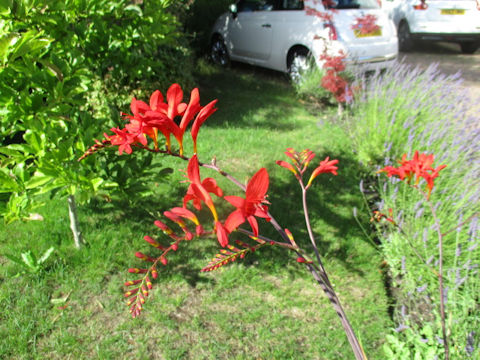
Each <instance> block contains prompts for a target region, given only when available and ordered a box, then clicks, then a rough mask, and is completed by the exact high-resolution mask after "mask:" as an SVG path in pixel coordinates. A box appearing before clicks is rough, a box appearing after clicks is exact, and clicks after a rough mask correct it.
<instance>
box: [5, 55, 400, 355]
mask: <svg viewBox="0 0 480 360" xmlns="http://www.w3.org/2000/svg"><path fill="white" fill-rule="evenodd" d="M199 71H200V73H201V74H200V75H199V83H198V84H199V89H200V96H201V99H202V101H201V102H202V104H206V103H207V102H209V101H210V100H212V99H214V98H218V99H219V102H218V104H217V107H218V108H219V110H218V111H217V112H216V113H215V114H214V115H213V116H212V117H211V118H209V119H208V120H207V122H206V123H205V125H204V126H203V127H202V129H201V130H200V133H199V149H198V152H199V158H200V160H201V161H204V162H207V161H209V159H210V158H211V157H213V156H216V157H217V164H218V165H219V166H220V167H222V168H223V169H224V170H225V171H227V172H230V173H232V174H234V175H235V176H236V177H237V178H238V179H240V180H242V181H244V180H247V179H248V177H250V176H252V175H253V174H254V173H255V171H256V170H258V169H259V168H260V167H266V168H267V169H268V171H269V174H270V183H271V185H270V190H269V200H270V202H271V203H272V205H271V207H270V211H271V213H272V214H273V216H275V217H276V219H277V220H278V222H279V223H280V224H281V225H282V226H284V227H288V228H289V229H290V230H291V231H292V232H293V234H294V235H295V239H296V240H297V242H298V243H301V244H306V243H307V242H308V241H309V240H308V239H307V236H306V230H305V229H304V223H303V218H302V212H301V198H300V189H299V188H298V186H297V185H296V180H295V179H294V177H293V176H291V173H289V172H288V171H286V170H285V169H283V168H280V167H278V166H276V165H275V160H279V159H282V160H285V155H284V154H283V152H284V151H285V149H286V148H287V147H293V148H294V149H296V150H302V149H304V148H309V149H311V150H313V151H314V152H315V153H317V158H316V160H315V162H318V161H319V160H322V159H324V158H325V157H326V156H330V157H331V158H338V159H339V160H340V163H339V175H338V176H337V177H334V176H332V175H323V176H320V177H319V178H317V182H316V183H315V185H314V186H313V187H312V190H311V191H310V197H309V206H310V211H311V216H312V218H313V227H314V230H315V232H316V233H317V234H318V241H319V242H320V247H321V250H322V255H323V258H324V260H325V267H326V269H327V271H329V273H330V276H331V279H332V282H333V283H334V284H335V287H336V289H337V291H338V294H339V297H340V299H341V300H342V302H343V305H344V307H345V309H346V312H347V314H348V315H349V317H350V321H351V323H352V325H353V327H354V329H355V330H356V332H357V335H358V337H359V338H360V341H361V342H362V344H363V346H364V348H365V350H366V353H367V355H368V356H369V358H370V359H383V358H384V356H383V353H382V350H381V347H382V343H383V341H384V334H386V333H387V332H388V329H389V328H390V327H391V326H392V322H391V320H390V318H389V315H388V301H389V300H388V297H387V295H386V291H385V288H384V283H383V278H382V272H381V270H380V263H381V260H382V259H381V257H380V255H379V254H378V252H377V251H376V250H375V249H373V247H372V246H371V245H370V244H369V243H368V242H367V241H366V239H365V238H364V236H363V235H362V232H361V230H360V229H359V228H358V226H357V225H356V223H355V221H354V219H353V216H352V208H353V207H354V206H356V207H357V208H361V207H362V197H361V194H360V191H359V189H358V183H359V180H360V175H359V168H358V166H357V164H356V163H355V161H354V156H353V154H352V152H351V145H350V142H349V139H348V137H347V136H346V135H345V134H344V133H343V132H342V130H340V128H339V127H337V126H336V125H335V124H334V123H333V122H332V121H331V119H332V118H333V114H334V113H335V112H334V111H328V112H325V113H321V114H320V113H319V114H315V115H312V114H310V113H308V112H307V111H306V109H305V106H304V104H302V103H301V102H299V101H298V100H297V99H296V97H295V94H294V92H293V89H292V88H291V87H290V85H289V84H288V83H287V81H285V80H284V78H283V77H282V76H281V75H278V74H276V73H275V74H274V73H270V72H266V71H262V70H259V69H253V68H249V67H241V66H235V67H234V68H233V69H230V70H225V71H224V70H216V69H211V68H209V67H208V66H205V65H203V66H201V67H200V70H199ZM153 90H154V89H152V91H153ZM163 90H165V89H163ZM186 92H187V91H186ZM187 93H188V92H187ZM125 110H128V109H125ZM104 130H107V129H99V136H100V135H101V134H102V133H103V131H104ZM186 153H187V154H190V153H191V150H190V149H188V147H187V150H186ZM161 161H162V163H163V164H165V165H168V166H172V167H173V166H175V167H176V168H179V167H180V168H185V167H186V163H184V162H182V160H179V159H161ZM169 176H170V179H169V182H168V183H163V182H162V183H160V184H151V186H152V187H155V188H156V189H157V192H158V195H157V196H155V197H153V198H151V199H150V200H149V203H145V204H144V206H140V207H137V208H129V207H128V206H125V205H124V204H123V205H119V204H115V203H108V204H107V203H98V202H97V203H96V204H92V205H91V206H88V207H82V208H80V209H79V211H80V214H79V216H80V221H81V226H82V229H83V234H84V237H85V238H86V240H87V242H88V244H87V246H85V247H84V248H83V249H82V250H81V251H78V252H77V251H76V250H74V247H73V240H72V239H71V235H70V230H69V227H68V214H67V207H66V201H59V200H54V201H51V202H49V203H48V204H47V205H46V207H45V208H44V209H41V211H40V212H41V213H42V215H43V216H44V217H45V220H44V221H41V222H30V223H24V224H23V223H14V224H11V225H8V226H5V225H3V224H2V225H0V254H5V253H9V254H12V255H16V256H20V253H21V252H23V251H26V250H28V249H31V250H32V251H33V252H34V253H35V254H40V253H43V252H44V251H45V250H46V249H48V248H49V247H50V246H54V247H55V252H54V253H53V254H52V256H51V257H50V258H49V259H48V261H47V263H46V266H45V270H44V271H41V272H39V273H38V274H20V275H18V274H19V272H20V271H21V269H20V268H19V267H18V266H17V265H15V264H13V263H12V262H11V261H9V260H8V259H6V258H5V257H3V256H0V264H1V265H2V266H1V268H0V304H1V306H2V312H1V314H0V339H1V340H0V358H9V359H31V358H33V359H45V358H50V359H92V358H101V359H110V358H111V359H123V358H133V359H352V358H353V354H352V352H351V350H350V348H349V345H348V341H347V339H346V336H345V335H344V334H343V331H342V328H341V325H340V321H339V319H338V317H337V315H336V314H335V312H334V311H333V309H332V308H331V306H330V304H329V302H328V300H327V299H326V297H325V296H324V294H323V293H322V291H321V289H320V288H319V286H318V285H316V283H315V282H314V281H313V279H312V278H311V276H310V275H309V273H308V272H307V271H306V269H305V268H304V267H303V266H302V265H300V264H298V263H296V261H295V258H294V257H293V256H292V255H291V254H288V253H285V252H284V251H282V250H280V249H276V248H272V247H268V248H263V249H261V250H260V251H259V252H258V253H255V254H250V255H248V256H247V257H246V258H245V259H244V260H243V261H241V260H238V261H237V262H236V263H234V264H231V265H229V266H226V267H223V268H221V269H219V270H217V271H215V272H212V273H200V272H199V270H200V269H201V268H202V267H204V266H205V265H206V264H207V263H208V261H209V259H211V258H212V257H213V256H214V255H215V254H216V253H217V251H218V246H217V245H218V243H217V241H216V239H212V240H211V241H206V240H205V239H203V240H194V241H192V242H189V243H187V244H186V245H184V246H183V247H180V249H179V251H178V252H177V253H175V255H174V256H170V257H169V265H168V266H167V267H165V268H163V269H162V271H161V272H160V273H159V280H158V281H157V282H156V284H154V288H153V290H152V291H151V295H150V297H149V299H148V300H147V303H146V304H145V306H144V310H143V312H142V314H141V315H140V316H139V317H138V318H137V319H135V320H132V319H131V318H130V316H129V313H128V308H127V307H126V306H125V305H124V302H125V301H124V299H123V292H124V289H123V282H124V281H126V280H130V279H133V278H135V277H134V276H130V275H131V274H128V273H127V272H126V270H127V268H128V267H139V266H140V265H141V262H140V261H139V260H137V259H136V258H135V257H134V256H133V254H134V252H135V251H145V252H147V253H148V252H149V251H150V249H152V248H149V247H148V245H147V244H146V243H145V242H144V241H143V240H142V238H143V236H144V235H147V234H148V235H152V236H153V235H158V233H157V232H156V228H155V226H153V221H154V220H155V219H156V218H155V217H153V216H152V214H151V212H150V213H149V212H146V211H145V209H148V208H152V207H154V208H156V209H157V210H158V211H164V210H167V209H169V208H171V207H173V206H178V205H180V204H181V196H182V195H183V193H184V192H185V191H186V185H185V184H180V183H179V182H178V180H181V179H182V176H181V173H180V172H179V171H175V172H174V173H173V174H172V175H169ZM202 176H215V175H214V174H213V173H208V171H207V170H202ZM219 183H220V186H221V187H222V188H223V189H224V191H225V193H227V194H231V195H240V194H239V193H238V190H237V189H236V188H235V187H234V186H233V185H231V184H229V183H227V182H226V181H225V179H220V181H219ZM132 196H135V195H134V194H132ZM229 210H231V209H229ZM260 231H261V233H263V234H266V235H268V236H274V233H273V232H272V231H271V229H270V228H269V226H268V224H267V223H260ZM67 295H68V299H67V300H66V302H65V303H60V304H59V303H58V302H57V303H55V300H54V301H53V302H52V300H53V299H58V298H61V297H65V296H67Z"/></svg>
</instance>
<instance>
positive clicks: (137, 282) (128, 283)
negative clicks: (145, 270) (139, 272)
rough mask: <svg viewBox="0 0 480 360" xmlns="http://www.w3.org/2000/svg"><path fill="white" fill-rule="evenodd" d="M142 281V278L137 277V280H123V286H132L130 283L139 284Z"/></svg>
mask: <svg viewBox="0 0 480 360" xmlns="http://www.w3.org/2000/svg"><path fill="white" fill-rule="evenodd" d="M141 282H142V279H138V280H130V281H127V282H125V284H124V285H125V286H132V285H137V284H140V283H141Z"/></svg>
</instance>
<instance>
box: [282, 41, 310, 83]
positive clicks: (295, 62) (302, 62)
mask: <svg viewBox="0 0 480 360" xmlns="http://www.w3.org/2000/svg"><path fill="white" fill-rule="evenodd" d="M312 65H313V61H312V57H311V56H310V52H309V51H308V50H307V49H296V50H294V51H293V52H291V53H290V54H289V55H288V59H287V69H288V77H289V78H290V80H291V81H292V82H293V83H295V84H298V83H300V81H301V80H302V77H303V75H304V74H305V73H306V72H307V71H308V70H309V69H311V67H312Z"/></svg>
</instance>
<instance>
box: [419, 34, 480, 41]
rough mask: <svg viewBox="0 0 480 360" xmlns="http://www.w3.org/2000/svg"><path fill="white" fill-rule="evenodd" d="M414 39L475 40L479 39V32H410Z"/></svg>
mask: <svg viewBox="0 0 480 360" xmlns="http://www.w3.org/2000/svg"><path fill="white" fill-rule="evenodd" d="M411 36H412V38H413V39H415V40H431V41H450V42H472V41H473V42H476V41H480V33H470V34H468V33H466V34H462V33H457V34H455V33H453V34H450V33H412V34H411Z"/></svg>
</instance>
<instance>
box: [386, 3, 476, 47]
mask: <svg viewBox="0 0 480 360" xmlns="http://www.w3.org/2000/svg"><path fill="white" fill-rule="evenodd" d="M384 6H385V7H387V8H389V11H390V16H391V17H392V18H393V21H394V23H395V25H396V26H397V29H398V41H399V46H400V51H409V50H411V48H412V45H413V42H414V40H428V41H448V42H456V43H459V44H460V47H461V49H462V52H463V53H465V54H473V53H474V52H475V51H476V50H477V49H478V48H479V47H480V0H386V1H385V2H384Z"/></svg>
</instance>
